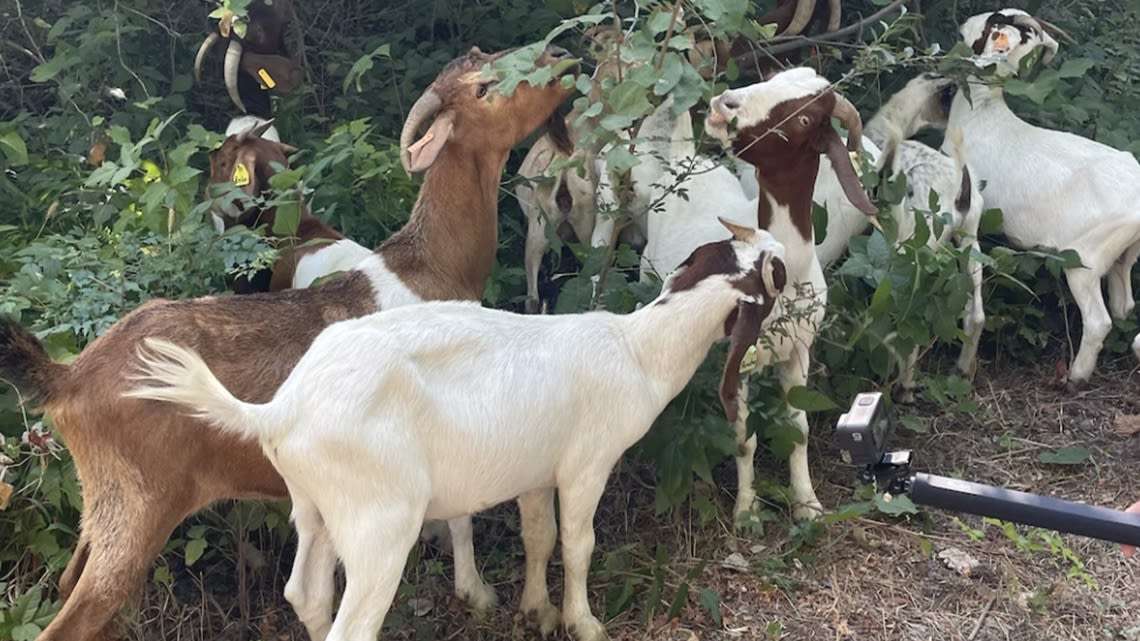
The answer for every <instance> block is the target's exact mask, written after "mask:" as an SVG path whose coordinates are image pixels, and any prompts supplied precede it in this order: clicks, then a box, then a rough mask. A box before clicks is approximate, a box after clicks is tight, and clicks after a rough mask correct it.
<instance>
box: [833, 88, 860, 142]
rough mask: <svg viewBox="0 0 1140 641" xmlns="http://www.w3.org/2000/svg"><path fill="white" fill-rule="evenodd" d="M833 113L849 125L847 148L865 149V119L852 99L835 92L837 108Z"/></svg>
mask: <svg viewBox="0 0 1140 641" xmlns="http://www.w3.org/2000/svg"><path fill="white" fill-rule="evenodd" d="M831 115H832V116H834V117H836V118H838V119H839V122H842V123H843V126H844V127H847V150H848V151H861V150H862V149H863V119H862V118H860V117H859V111H858V110H856V109H855V105H853V104H851V101H850V100H848V99H846V98H844V97H843V96H841V95H839V94H835V108H834V109H832V110H831Z"/></svg>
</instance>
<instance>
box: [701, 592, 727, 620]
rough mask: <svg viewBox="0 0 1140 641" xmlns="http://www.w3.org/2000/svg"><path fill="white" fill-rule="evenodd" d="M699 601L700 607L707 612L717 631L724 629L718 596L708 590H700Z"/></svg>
mask: <svg viewBox="0 0 1140 641" xmlns="http://www.w3.org/2000/svg"><path fill="white" fill-rule="evenodd" d="M700 600H701V605H703V606H704V608H705V609H706V610H708V612H709V616H711V617H712V620H713V623H714V624H716V627H717V628H718V629H719V628H722V627H724V624H723V623H722V622H721V618H720V595H719V594H717V593H716V592H713V591H712V590H710V589H708V588H701V592H700Z"/></svg>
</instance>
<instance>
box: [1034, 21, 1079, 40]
mask: <svg viewBox="0 0 1140 641" xmlns="http://www.w3.org/2000/svg"><path fill="white" fill-rule="evenodd" d="M1037 22H1040V23H1041V26H1042V27H1043V28H1044V29H1045V30H1046V31H1049V32H1052V33H1053V35H1055V36H1057V37H1059V38H1061V39H1062V40H1064V41H1065V42H1067V43H1069V44H1074V45H1075V44H1077V41H1076V40H1075V39H1074V38H1073V37H1072V36H1070V35H1069V34H1068V33H1067V32H1066V31H1065V30H1064V29H1062V28H1060V27H1058V26H1057V25H1055V24H1053V23H1052V22H1046V21H1045V20H1042V19H1041V18H1037Z"/></svg>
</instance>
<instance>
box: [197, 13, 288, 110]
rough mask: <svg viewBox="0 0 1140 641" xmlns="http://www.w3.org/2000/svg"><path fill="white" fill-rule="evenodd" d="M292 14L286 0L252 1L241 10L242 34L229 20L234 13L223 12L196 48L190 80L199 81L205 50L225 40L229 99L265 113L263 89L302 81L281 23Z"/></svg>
mask: <svg viewBox="0 0 1140 641" xmlns="http://www.w3.org/2000/svg"><path fill="white" fill-rule="evenodd" d="M291 18H292V10H291V5H290V4H289V2H288V1H287V0H277V1H276V2H273V3H272V4H266V3H265V2H264V0H254V1H253V2H251V3H250V4H249V6H248V7H247V9H246V18H245V23H246V26H245V29H246V31H245V35H244V36H239V35H238V33H237V30H236V28H235V25H234V24H233V23H234V20H235V18H234V15H233V14H232V13H229V12H227V13H226V15H225V16H224V17H222V19H221V20H219V21H218V24H217V30H216V31H211V32H210V35H208V36H206V38H205V40H203V41H202V44H201V45H200V46H199V47H198V53H197V55H195V56H194V79H195V80H196V81H197V82H199V83H201V82H202V77H201V75H202V62H203V61H204V60H205V59H206V54H207V53H208V52H209V51H210V49H212V48H214V46H215V45H216V44H218V43H219V42H222V41H225V42H226V43H227V45H226V55H225V60H224V63H223V67H222V72H223V76H224V78H225V83H226V91H227V92H229V95H230V100H232V101H233V103H234V105H235V106H237V108H238V109H240V110H241V112H242V113H246V112H252V113H255V114H257V115H259V116H262V117H265V118H268V117H269V98H268V96H266V95H265V92H271V93H274V94H277V95H288V94H290V93H293V92H294V91H296V90H297V88H298V87H300V86H301V82H302V81H303V80H304V72H303V70H302V69H301V65H300V64H298V63H297V62H296V61H295V60H294V59H293V58H291V57H290V56H289V54H288V52H287V50H286V47H285V28H286V26H287V25H288V24H289V22H290V19H291ZM239 70H240V71H241V73H240V74H239V73H238V71H239ZM247 103H248V104H247Z"/></svg>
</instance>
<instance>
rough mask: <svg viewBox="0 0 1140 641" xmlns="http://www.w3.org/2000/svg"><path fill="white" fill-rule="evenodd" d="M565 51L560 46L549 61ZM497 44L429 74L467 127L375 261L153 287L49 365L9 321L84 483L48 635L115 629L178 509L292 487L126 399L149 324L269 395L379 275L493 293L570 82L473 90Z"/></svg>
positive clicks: (256, 392) (448, 293) (437, 289)
mask: <svg viewBox="0 0 1140 641" xmlns="http://www.w3.org/2000/svg"><path fill="white" fill-rule="evenodd" d="M563 55H564V52H561V50H558V51H554V50H548V51H547V53H546V54H544V55H543V56H542V57H541V58H539V61H538V64H551V63H552V62H554V61H555V60H557V59H560V58H562V57H563ZM494 57H495V56H490V55H487V54H482V53H478V54H476V53H475V52H472V53H471V54H468V55H467V56H465V57H464V58H461V59H460V60H459V61H458V62H456V63H452V64H450V65H448V67H447V68H446V69H445V70H444V71H443V72H442V73H441V74H440V76H439V77H437V78H436V80H435V82H434V83H433V84H432V87H433V89H434V91H436V92H437V93H439V94H442V95H444V96H446V98H445V101H444V103H443V104H442V105H441V107H440V108H439V109H438V110H436V111H435V112H434V113H433V114H432V115H434V116H435V119H436V121H439V119H441V118H446V119H448V120H449V121H451V122H453V123H454V125H455V126H454V134H455V135H454V136H452V137H451V139H449V140H448V141H447V142H446V144H445V145H444V147H443V149H442V150H441V151H440V152H439V153H438V156H437V157H436V158H435V162H434V164H431V165H430V167H429V168H428V170H427V175H426V177H425V180H424V185H423V187H422V189H421V191H420V194H419V198H418V199H417V201H416V205H415V208H414V210H413V213H412V217H411V220H409V222H408V225H407V226H406V227H405V228H404V229H403V230H401V231H400V232H398V233H397V234H395V235H394V236H393V237H392V238H391V239H389V241H388V242H386V243H384V244H383V245H382V246H381V247H380V248H379V249H378V250H377V252H376V253H377V254H378V256H377V258H376V262H377V264H376V265H374V266H373V267H372V268H370V269H369V270H367V271H361V270H350V271H349V272H346V273H344V274H341V275H340V276H338V277H335V278H332V279H330V280H328V281H326V282H325V283H323V284H321V285H319V286H316V287H312V288H308V289H297V290H287V291H284V292H279V293H275V294H254V295H250V296H231V297H224V298H217V297H206V298H199V299H194V300H186V301H151V302H148V303H146V304H144V305H142V306H141V307H139V308H138V309H136V310H135V311H133V312H131V313H130V314H128V315H127V316H125V317H124V318H123V319H121V320H120V321H119V322H118V323H116V324H115V325H114V326H113V327H112V328H111V329H109V330H108V331H107V332H106V333H105V334H104V335H103V336H101V337H99V339H97V340H96V341H95V342H93V343H92V344H91V345H89V346H88V347H87V349H85V350H84V351H83V353H81V354H80V355H79V356H78V357H77V358H76V359H75V360H74V361H73V362H72V363H70V364H67V365H63V364H57V363H53V362H52V361H51V360H50V359H49V358H48V357H47V355H46V353H45V352H44V351H43V349H42V346H40V345H39V344H38V341H36V340H35V338H34V337H33V336H32V335H31V334H30V333H29V332H28V331H27V330H25V329H23V328H22V327H20V326H19V325H18V324H16V323H14V322H12V321H10V320H9V321H0V378H3V379H5V380H10V381H13V382H15V383H16V384H17V385H19V386H20V387H21V392H22V394H23V395H24V397H26V398H31V399H40V400H42V402H43V408H44V409H45V410H46V412H47V413H48V414H49V415H50V417H51V419H52V422H53V423H54V425H55V427H56V429H57V430H58V431H59V433H60V434H61V436H62V437H63V440H64V442H65V443H66V444H67V446H68V447H69V449H70V450H71V453H72V456H73V458H74V460H75V465H76V468H77V470H78V472H79V476H80V479H81V481H82V488H83V504H84V506H83V516H82V530H81V534H80V539H79V544H78V547H77V549H76V553H75V554H74V555H73V557H72V559H71V561H70V562H69V564H68V567H67V568H66V569H65V571H64V574H63V579H62V581H61V586H60V592H61V594H62V595H63V596H64V598H65V601H64V604H63V608H62V609H61V610H60V612H59V614H58V615H57V616H56V617H55V619H54V620H53V621H52V622H51V624H50V625H49V626H48V627H47V628H46V629H45V630H44V631H43V633H41V635H40V636H39V637H38V640H37V641H94V640H96V639H98V640H99V641H106V640H107V639H110V638H114V636H115V635H114V630H113V626H112V625H111V621H112V619H113V618H114V615H115V613H116V612H117V611H118V610H119V608H120V607H121V606H122V605H123V603H124V601H125V600H126V598H127V596H128V595H129V594H130V593H131V592H133V591H134V590H135V589H136V588H137V587H138V585H139V584H140V582H141V581H142V580H143V578H144V577H145V576H146V574H147V571H148V569H149V568H150V565H151V563H152V562H153V560H154V558H155V556H156V555H157V554H158V553H159V552H160V551H161V550H162V547H163V545H164V544H165V542H166V540H167V538H168V537H169V535H170V533H171V531H172V530H173V529H174V527H175V526H177V525H178V523H179V522H181V521H182V520H183V519H184V518H186V517H187V516H188V515H190V514H193V513H194V512H196V511H197V510H199V509H201V508H202V507H204V506H206V505H209V504H210V503H212V502H214V501H217V500H220V499H226V498H258V497H282V496H285V495H286V488H285V485H284V483H283V481H282V480H281V478H280V477H279V476H278V475H277V473H276V471H275V470H274V469H273V467H272V465H270V463H269V462H268V461H267V460H266V459H265V458H264V457H263V455H262V453H261V448H260V447H259V446H258V445H257V443H253V442H239V441H237V440H234V439H233V438H229V437H225V436H222V435H221V434H219V433H218V431H217V430H214V429H211V428H210V427H209V426H207V425H206V424H204V423H202V422H201V421H199V420H197V419H194V418H191V417H189V416H187V415H186V414H185V413H183V412H181V411H179V410H178V409H177V408H175V407H173V406H170V405H167V404H164V403H158V402H152V401H139V400H134V399H126V398H122V397H121V394H122V393H123V392H124V391H126V390H127V389H130V388H132V387H134V386H135V385H136V382H135V381H134V380H132V378H131V376H132V374H133V372H134V371H135V369H136V367H135V365H136V362H135V360H134V359H135V354H136V352H137V350H138V348H139V347H140V346H141V343H142V340H143V339H144V338H148V337H160V338H165V339H167V340H170V341H174V342H177V343H180V344H183V345H189V346H192V347H193V348H194V349H195V350H196V351H198V352H199V353H200V354H201V355H202V357H203V358H204V359H205V360H206V362H207V363H209V365H210V368H211V369H212V370H213V371H215V372H217V373H218V375H219V377H220V378H221V380H222V381H223V383H224V384H225V385H227V386H228V387H229V388H230V389H232V390H233V391H234V393H235V394H237V395H238V396H239V397H241V398H243V399H246V400H250V401H266V400H268V399H269V398H270V397H271V396H272V395H273V394H274V392H275V391H276V389H277V387H278V385H280V383H281V382H282V381H283V380H284V379H285V377H286V375H287V374H288V372H289V371H290V370H291V369H292V368H293V366H294V365H295V364H296V362H297V361H298V360H299V359H300V357H301V355H302V353H303V352H304V351H305V350H306V348H307V347H308V346H309V344H310V342H311V341H312V340H313V338H314V337H315V336H316V335H317V334H318V333H319V332H320V331H321V330H322V329H323V328H324V327H326V326H327V325H329V324H330V323H333V322H336V321H338V320H342V319H346V318H350V317H356V316H361V315H363V314H367V313H370V312H373V311H375V310H376V309H378V308H379V307H381V306H383V305H384V302H383V301H384V300H385V296H386V291H381V289H380V288H378V287H376V285H375V282H374V281H373V280H370V277H371V276H373V275H375V274H377V273H380V280H384V281H387V282H388V283H389V284H390V285H389V287H390V288H396V289H398V287H396V286H395V285H393V284H392V282H393V281H396V280H397V279H398V281H399V282H402V283H403V285H404V286H405V287H407V288H408V289H409V290H410V292H411V293H412V294H414V295H415V296H418V297H419V298H420V299H433V298H465V299H474V300H478V299H480V298H481V296H482V293H483V287H484V281H485V280H486V277H487V276H488V274H489V273H490V271H491V268H492V266H493V259H494V253H495V244H496V240H497V238H496V232H497V229H498V220H497V215H496V214H497V205H498V198H497V189H498V182H499V179H500V177H501V174H502V170H503V166H504V164H505V161H506V157H507V154H508V152H509V150H510V148H511V147H513V146H514V145H516V144H518V142H519V141H520V140H521V139H522V138H523V137H524V136H526V135H528V134H529V133H530V132H531V130H532V129H534V128H536V127H538V126H539V125H540V124H541V123H542V122H543V121H544V120H546V119H547V117H548V116H550V114H551V113H553V112H554V111H555V109H557V108H558V106H559V105H560V104H561V103H562V102H563V101H564V100H565V99H566V98H567V97H569V94H570V91H569V90H567V89H564V88H562V87H561V85H560V84H559V81H558V80H555V81H553V82H551V83H550V84H548V85H546V86H540V87H531V86H525V85H524V86H520V87H518V89H517V90H516V91H515V93H514V94H513V95H512V96H510V97H506V96H501V95H500V96H497V97H495V99H494V101H493V102H489V101H486V100H483V99H481V98H480V99H477V98H476V86H477V85H478V84H480V83H481V82H484V81H483V80H481V79H480V78H479V77H478V74H477V73H476V72H478V71H479V69H480V68H481V67H482V66H483V64H485V63H487V62H489V61H491V60H493V59H494ZM421 120H422V118H421ZM417 124H418V123H417ZM385 265H387V269H384V267H385ZM396 295H397V296H398V295H399V294H396ZM401 302H403V303H405V304H406V303H407V302H408V300H407V296H406V295H404V298H403V300H402V301H401Z"/></svg>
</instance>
